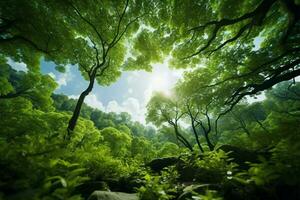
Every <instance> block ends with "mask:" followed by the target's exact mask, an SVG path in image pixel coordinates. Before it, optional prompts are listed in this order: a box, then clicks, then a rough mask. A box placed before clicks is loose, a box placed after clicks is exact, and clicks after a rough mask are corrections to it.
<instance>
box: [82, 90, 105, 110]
mask: <svg viewBox="0 0 300 200" xmlns="http://www.w3.org/2000/svg"><path fill="white" fill-rule="evenodd" d="M85 103H86V104H87V105H89V106H91V107H93V108H97V109H99V110H102V111H104V110H105V108H104V106H103V104H102V102H101V101H100V100H99V99H98V98H97V96H96V95H95V94H90V95H88V96H87V97H86V99H85Z"/></svg>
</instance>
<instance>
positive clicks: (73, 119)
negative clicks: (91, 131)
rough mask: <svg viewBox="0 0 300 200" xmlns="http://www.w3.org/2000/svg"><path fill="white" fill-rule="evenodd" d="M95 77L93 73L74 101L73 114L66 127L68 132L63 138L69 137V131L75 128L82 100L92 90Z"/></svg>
mask: <svg viewBox="0 0 300 200" xmlns="http://www.w3.org/2000/svg"><path fill="white" fill-rule="evenodd" d="M95 78H96V76H95V75H94V76H92V77H91V79H90V83H89V85H88V87H87V88H86V89H85V90H84V91H83V92H82V93H81V94H80V96H79V99H78V101H77V103H76V107H75V110H74V112H73V115H72V117H71V119H70V121H69V125H68V129H67V130H68V133H67V136H66V138H65V139H70V137H71V133H72V132H73V131H74V129H75V126H76V123H77V120H78V118H79V115H80V110H81V107H82V104H83V102H84V99H85V97H86V96H87V95H89V93H90V92H91V91H92V89H93V87H94V82H95Z"/></svg>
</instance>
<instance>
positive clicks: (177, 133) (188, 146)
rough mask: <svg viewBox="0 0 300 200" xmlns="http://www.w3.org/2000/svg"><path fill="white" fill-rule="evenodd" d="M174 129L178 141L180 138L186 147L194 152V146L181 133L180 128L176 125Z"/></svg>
mask: <svg viewBox="0 0 300 200" xmlns="http://www.w3.org/2000/svg"><path fill="white" fill-rule="evenodd" d="M174 129H175V134H176V136H177V138H178V139H179V138H180V140H179V141H181V142H182V143H183V145H184V146H185V147H187V148H188V149H189V150H190V151H192V152H193V151H194V150H193V147H192V145H191V144H190V143H189V142H188V141H187V140H186V139H185V138H184V137H183V136H182V135H181V134H180V133H179V131H178V127H177V126H176V125H174Z"/></svg>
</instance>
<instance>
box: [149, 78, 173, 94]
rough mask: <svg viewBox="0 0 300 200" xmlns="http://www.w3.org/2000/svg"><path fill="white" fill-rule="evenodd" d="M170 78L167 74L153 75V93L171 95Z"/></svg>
mask: <svg viewBox="0 0 300 200" xmlns="http://www.w3.org/2000/svg"><path fill="white" fill-rule="evenodd" d="M169 79H170V77H169V76H168V75H167V74H153V76H152V78H151V86H152V88H151V89H152V91H159V92H163V93H164V94H169V93H170V89H171V82H170V80H169Z"/></svg>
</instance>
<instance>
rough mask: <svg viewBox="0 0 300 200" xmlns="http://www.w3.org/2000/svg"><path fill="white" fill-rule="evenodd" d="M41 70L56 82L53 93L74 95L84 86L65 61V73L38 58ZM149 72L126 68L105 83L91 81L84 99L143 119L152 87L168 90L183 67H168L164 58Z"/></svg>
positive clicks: (91, 103) (73, 69)
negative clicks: (115, 77)
mask: <svg viewBox="0 0 300 200" xmlns="http://www.w3.org/2000/svg"><path fill="white" fill-rule="evenodd" d="M41 66H42V67H41V70H42V73H44V74H49V75H50V76H51V77H52V78H54V79H55V80H56V82H57V83H58V85H59V86H58V88H57V89H56V91H55V93H58V94H65V95H67V96H69V97H70V98H77V97H78V96H79V94H80V93H81V92H82V91H83V90H84V89H85V88H86V87H87V85H88V82H87V81H85V80H84V79H83V78H82V76H81V75H80V72H79V71H78V69H77V67H76V66H71V65H68V66H67V68H66V72H65V73H60V72H58V71H56V70H55V64H54V63H52V62H45V61H42V65H41ZM152 66H153V70H152V72H145V71H126V72H123V73H122V75H121V77H120V78H119V79H118V80H117V81H116V82H115V83H113V84H111V85H110V86H107V87H102V86H99V85H98V84H96V85H95V87H94V89H93V91H92V92H91V94H90V95H89V96H88V97H87V98H86V100H85V103H87V104H88V105H90V106H92V107H94V108H98V109H100V110H102V111H105V112H117V113H120V112H128V113H129V114H131V116H132V118H133V120H136V121H139V122H141V123H145V118H144V117H145V112H146V104H147V102H148V100H149V99H150V97H151V95H152V93H153V91H161V92H164V93H169V92H170V90H171V89H172V87H174V85H175V83H176V81H177V80H178V79H179V78H180V77H181V76H182V73H183V70H171V69H169V68H168V64H167V61H165V62H164V63H161V64H153V65H152Z"/></svg>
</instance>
